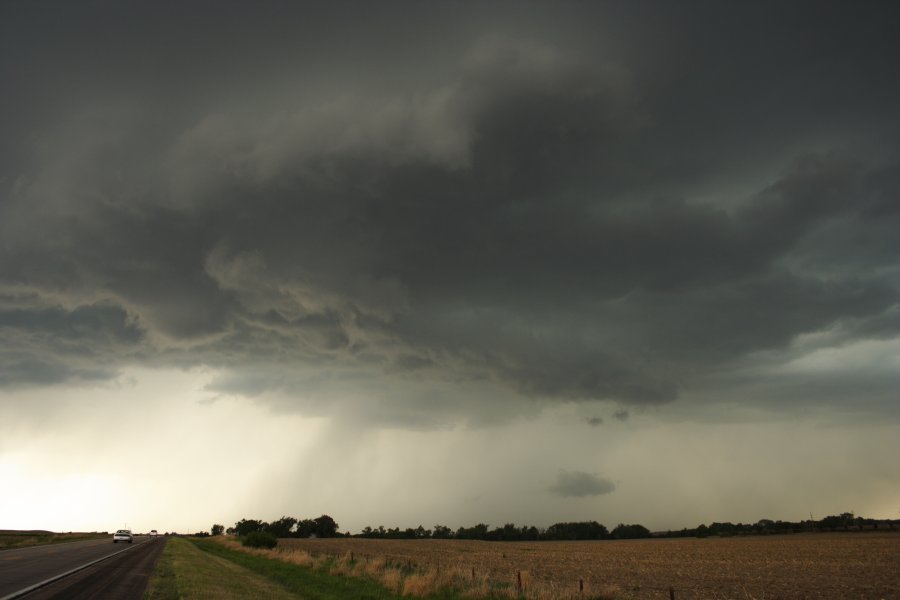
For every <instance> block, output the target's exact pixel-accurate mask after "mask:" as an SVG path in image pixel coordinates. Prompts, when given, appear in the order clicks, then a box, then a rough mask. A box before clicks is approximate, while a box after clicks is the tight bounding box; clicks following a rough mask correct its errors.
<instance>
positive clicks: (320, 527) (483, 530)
mask: <svg viewBox="0 0 900 600" xmlns="http://www.w3.org/2000/svg"><path fill="white" fill-rule="evenodd" d="M897 524H898V522H897V521H891V520H887V521H885V520H881V521H879V520H876V519H866V518H863V517H857V516H855V515H854V514H853V513H841V514H840V515H831V516H828V517H825V518H823V519H820V520H813V519H810V520H807V521H797V522H794V521H773V520H771V519H760V520H759V521H757V522H755V523H731V522H724V523H718V522H714V523H711V524H710V525H706V524H700V525H698V526H697V527H693V528H685V529H681V530H676V531H666V532H655V533H651V532H650V530H649V529H647V528H646V527H644V526H643V525H640V524H637V523H634V524H625V523H620V524H618V525H616V526H615V527H614V528H613V529H612V530H609V529H607V528H606V527H605V526H604V525H601V524H600V523H598V522H597V521H574V522H561V523H554V524H553V525H551V526H550V527H547V528H540V527H535V526H529V525H524V526H521V527H520V526H517V525H515V524H513V523H507V524H505V525H503V526H502V527H495V528H493V529H491V527H490V526H488V525H486V524H484V523H478V524H477V525H473V526H471V527H459V528H458V529H456V530H453V529H451V528H450V527H447V526H446V525H435V526H434V527H433V528H432V529H426V528H425V527H423V526H422V525H419V526H418V527H408V528H405V529H401V528H399V527H393V528H387V529H386V528H385V527H384V526H379V527H365V528H363V530H362V531H361V532H360V533H357V534H350V533H340V532H338V524H337V522H335V520H334V519H332V518H331V517H330V516H328V515H322V516H320V517H318V518H315V519H296V518H294V517H286V516H284V517H281V518H280V519H278V520H276V521H272V522H267V521H260V520H258V519H241V520H240V521H238V522H237V523H235V524H234V527H228V528H227V529H225V527H224V526H222V525H219V524H216V525H213V526H212V529H211V531H212V535H221V534H222V533H227V534H229V535H238V536H242V537H243V536H247V535H250V534H252V533H267V534H271V535H273V536H275V537H276V538H290V537H295V538H308V537H325V538H328V537H340V536H346V537H363V538H376V539H459V540H486V541H500V542H504V541H539V540H625V539H637V538H648V537H700V538H703V537H727V536H735V535H768V534H776V533H801V532H809V531H850V530H859V531H862V530H864V529H875V530H877V529H879V528H882V529H887V530H893V529H894V528H895V526H896V525H897Z"/></svg>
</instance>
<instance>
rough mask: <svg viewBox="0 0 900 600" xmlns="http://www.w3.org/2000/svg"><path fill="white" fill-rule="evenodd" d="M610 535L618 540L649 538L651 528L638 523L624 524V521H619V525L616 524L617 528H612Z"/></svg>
mask: <svg viewBox="0 0 900 600" xmlns="http://www.w3.org/2000/svg"><path fill="white" fill-rule="evenodd" d="M610 535H611V536H612V537H613V538H615V539H617V540H628V539H635V538H647V537H650V530H649V529H647V528H646V527H644V526H643V525H638V524H637V523H635V524H633V525H624V524H622V523H619V524H618V525H616V528H615V529H613V530H612V533H611V534H610Z"/></svg>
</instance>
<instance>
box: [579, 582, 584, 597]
mask: <svg viewBox="0 0 900 600" xmlns="http://www.w3.org/2000/svg"><path fill="white" fill-rule="evenodd" d="M578 593H579V594H584V579H579V580H578Z"/></svg>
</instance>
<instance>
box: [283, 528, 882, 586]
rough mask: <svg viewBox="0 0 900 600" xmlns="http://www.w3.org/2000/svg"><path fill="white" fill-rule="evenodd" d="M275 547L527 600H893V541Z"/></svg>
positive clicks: (857, 537)
mask: <svg viewBox="0 0 900 600" xmlns="http://www.w3.org/2000/svg"><path fill="white" fill-rule="evenodd" d="M279 547H291V548H298V549H304V550H307V551H309V552H311V553H313V554H316V553H324V554H333V555H343V554H346V553H348V552H353V553H354V556H355V558H356V559H357V560H360V559H364V558H369V559H375V558H377V557H385V558H388V559H390V560H392V561H397V562H400V563H404V564H405V563H411V564H412V565H414V566H418V567H421V568H429V567H438V568H440V569H461V570H463V572H465V573H469V572H470V571H471V570H472V569H474V570H475V575H476V577H479V578H482V577H487V578H488V579H489V580H490V581H492V582H497V583H507V584H509V586H511V587H515V586H516V585H517V573H518V572H521V573H522V580H523V586H524V587H526V588H531V590H532V591H534V592H537V590H541V593H529V590H528V589H526V590H525V592H526V595H527V596H530V597H566V596H577V595H579V593H578V590H579V580H583V582H584V595H585V596H586V597H591V596H594V597H608V598H618V599H627V598H660V599H667V598H669V597H670V596H669V594H670V592H669V590H670V588H671V589H672V590H673V591H674V594H675V597H676V598H677V599H679V600H689V599H701V598H703V599H707V598H716V599H725V598H736V599H742V600H747V599H750V598H752V599H755V600H775V599H777V598H791V599H793V598H817V599H835V600H837V599H854V598H858V599H880V598H884V599H900V534H898V533H857V534H854V533H837V534H798V535H789V536H760V537H735V538H707V539H696V538H685V539H660V540H627V541H625V540H623V541H599V542H480V541H464V540H418V541H416V540H369V539H356V538H351V539H346V538H342V539H310V540H307V539H283V540H279Z"/></svg>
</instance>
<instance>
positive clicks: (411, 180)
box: [0, 5, 900, 427]
mask: <svg viewBox="0 0 900 600" xmlns="http://www.w3.org/2000/svg"><path fill="white" fill-rule="evenodd" d="M267 7H268V5H267ZM270 8H271V7H268V8H263V9H261V12H259V13H254V14H252V15H243V14H242V12H243V11H241V10H240V9H238V8H235V7H228V8H226V9H223V11H222V12H221V14H218V16H217V17H216V22H215V23H212V24H209V25H208V26H204V27H202V28H200V30H199V31H200V33H199V34H198V35H197V36H196V37H195V36H193V35H189V33H188V31H189V29H185V30H182V29H180V28H179V27H176V26H174V25H173V23H175V22H179V23H191V22H196V19H199V15H193V14H192V11H191V10H189V9H178V10H175V9H173V10H175V12H176V13H179V15H180V17H181V19H180V20H179V19H175V20H174V21H173V20H172V19H170V18H168V17H169V16H171V15H164V14H163V13H166V10H163V9H154V8H152V7H139V9H136V11H137V12H136V13H131V12H129V11H127V10H112V11H104V15H105V16H104V19H108V20H109V21H110V23H118V24H120V25H121V24H122V23H123V22H127V23H131V24H132V25H133V26H134V27H133V28H132V29H131V30H129V31H131V33H130V34H129V36H128V37H127V39H126V38H125V37H124V36H123V35H120V34H119V33H117V32H119V31H121V29H119V28H116V27H110V28H109V29H108V31H107V33H106V34H104V35H103V36H100V38H98V39H94V38H91V39H90V40H87V41H84V42H80V43H77V44H76V43H75V41H74V40H75V39H76V38H77V37H78V34H79V33H83V32H84V31H87V29H86V28H87V27H88V25H87V21H84V22H83V21H82V19H85V18H86V17H85V16H84V15H83V14H81V13H78V15H69V16H68V17H65V14H63V12H65V11H63V12H58V13H57V14H55V15H53V14H52V13H51V15H50V16H49V17H47V19H48V21H47V23H45V25H46V27H45V28H41V27H38V24H39V22H40V18H39V16H38V15H37V14H31V13H29V11H27V10H24V9H20V10H19V11H18V12H17V11H12V12H15V13H16V14H15V15H12V16H11V17H14V18H12V20H7V21H6V22H7V23H11V22H14V23H18V25H17V26H18V27H20V28H22V27H24V28H25V29H33V30H35V31H36V32H37V33H36V35H38V37H40V38H41V39H43V37H41V36H44V37H46V40H47V43H46V44H41V43H29V44H28V45H26V44H25V41H24V40H23V38H22V37H21V32H20V33H16V34H15V35H12V33H11V34H10V36H9V37H7V36H3V39H4V42H3V44H4V46H3V48H5V49H7V50H9V51H10V52H13V54H10V53H8V52H7V53H5V52H0V56H3V58H2V59H0V67H2V68H3V69H4V71H5V72H7V73H9V74H10V77H13V78H14V79H15V81H17V82H18V84H19V85H18V86H14V87H12V86H11V87H10V89H13V90H14V91H13V92H12V93H10V94H7V95H5V97H4V99H3V100H2V101H0V112H2V118H3V122H4V123H6V122H10V123H12V121H16V122H15V123H12V125H13V126H12V128H11V129H10V131H11V132H12V133H11V135H10V136H8V137H6V138H5V140H4V141H2V142H0V153H2V156H10V157H14V159H12V160H10V161H8V162H6V163H5V164H6V165H8V166H6V167H3V170H2V171H0V191H2V198H0V235H2V239H3V240H4V243H3V245H2V246H0V286H2V289H4V290H17V289H24V290H28V292H27V294H19V293H18V292H15V294H18V295H16V296H15V298H16V301H15V302H14V303H11V304H9V306H10V308H3V309H2V310H0V335H3V336H4V342H5V343H4V348H5V349H4V355H5V360H4V370H3V373H2V375H0V385H13V384H15V385H20V384H22V382H31V383H34V384H40V383H43V382H64V381H67V380H69V379H72V380H89V379H98V378H100V379H102V378H104V377H114V376H115V374H116V373H117V372H118V370H119V369H120V368H122V367H124V366H128V365H136V364H137V365H149V366H179V367H184V366H199V365H206V366H211V367H214V368H217V369H221V370H222V371H223V374H222V376H221V377H219V378H218V379H217V380H216V381H214V382H213V383H212V384H211V385H210V388H209V389H210V390H211V391H215V392H218V393H231V394H242V395H247V396H252V397H254V398H257V399H258V400H259V401H260V402H266V403H270V404H272V405H273V406H277V407H278V408H279V409H283V410H291V409H294V410H302V411H307V412H311V413H316V414H320V413H326V412H328V411H329V410H332V411H338V412H343V413H345V414H354V415H357V416H359V415H365V416H366V418H370V419H372V420H377V421H379V422H383V423H391V422H393V423H395V424H396V423H399V424H403V426H415V427H438V426H442V425H443V424H446V423H450V422H455V421H467V420H471V421H474V422H492V421H494V420H496V419H500V418H503V415H505V417H506V418H509V417H511V416H513V415H517V414H527V413H529V412H530V411H533V410H536V408H535V407H536V406H539V405H540V404H541V403H546V402H554V401H560V400H565V401H570V400H575V401H580V400H601V401H613V402H618V403H621V404H623V405H628V406H639V405H659V404H665V403H670V402H672V401H674V400H676V399H677V398H679V397H681V396H683V395H685V394H686V393H687V394H689V393H690V392H691V391H692V390H694V389H695V388H696V387H697V385H698V382H700V381H704V382H708V381H710V380H712V379H715V375H716V373H718V372H720V371H721V370H728V371H729V372H733V371H734V370H738V371H740V369H741V368H742V367H743V366H747V367H748V368H749V365H750V363H751V362H752V361H751V359H752V358H753V357H754V356H756V355H758V354H759V353H765V352H782V353H786V354H788V355H789V354H791V352H793V351H794V350H792V344H793V343H794V342H795V341H796V340H797V339H798V338H800V337H801V336H807V335H812V334H817V333H821V332H826V331H833V332H834V331H840V332H841V339H840V341H837V338H836V337H835V338H833V341H834V343H836V344H838V343H839V344H844V345H846V344H848V343H849V342H851V341H853V340H859V339H868V338H880V339H894V338H895V337H896V327H895V321H896V312H897V306H898V303H900V295H898V289H900V287H898V286H900V280H898V274H897V271H896V266H895V265H896V259H897V256H898V253H900V247H898V237H897V236H896V234H895V233H894V232H895V231H897V230H898V227H900V209H898V206H900V203H898V202H897V197H898V194H900V177H898V173H900V152H898V142H900V136H898V133H900V127H898V125H900V119H898V118H897V116H896V111H895V109H894V107H895V106H896V105H897V102H894V100H898V101H900V96H898V86H897V84H896V81H895V80H896V78H895V77H884V75H885V74H886V73H887V72H888V69H887V59H886V58H885V56H886V55H885V50H886V49H888V48H890V47H893V46H892V44H893V42H891V41H889V39H888V38H886V37H885V36H887V35H888V33H889V31H888V30H887V29H885V25H884V23H885V22H887V21H888V20H887V19H883V18H880V17H879V15H877V14H875V13H876V12H878V11H875V10H874V9H871V8H870V9H867V10H864V11H862V12H861V13H860V14H859V15H857V18H856V19H855V20H853V21H852V22H849V21H845V20H844V18H843V17H844V16H845V15H844V13H845V12H846V10H845V9H844V8H841V7H840V6H832V5H828V7H827V8H826V9H822V10H816V11H813V12H814V13H815V15H814V18H812V19H811V20H809V21H807V20H806V17H807V16H808V14H807V13H808V11H803V10H800V9H794V8H785V9H781V8H776V7H770V8H769V9H768V10H772V11H775V12H778V13H779V14H781V13H784V14H782V15H781V16H782V17H783V18H780V19H768V18H762V17H761V16H760V14H756V12H755V11H746V10H744V9H741V10H739V11H738V12H739V13H746V12H752V13H753V14H744V15H743V16H742V17H741V18H738V16H737V15H731V14H730V12H728V13H727V14H726V12H723V11H722V10H720V9H719V8H717V7H711V6H705V5H695V6H692V7H691V10H687V11H680V10H679V11H676V12H677V13H678V14H670V13H672V10H671V8H667V7H666V5H661V6H660V10H662V11H663V12H664V13H666V14H669V16H670V17H671V19H672V23H673V24H671V25H666V20H665V19H661V20H659V21H657V20H654V19H650V20H647V19H645V18H644V17H642V16H640V15H638V14H637V13H632V12H631V11H630V10H626V9H625V8H622V7H607V8H605V9H601V8H598V7H587V6H580V7H578V10H577V11H575V12H573V13H572V14H568V13H566V11H559V12H557V11H555V10H554V9H552V8H550V7H546V6H544V7H542V8H541V9H540V11H539V12H541V13H542V14H544V16H545V17H546V18H545V19H544V20H541V19H538V18H535V19H534V20H533V21H532V20H529V19H525V18H523V19H522V20H521V21H516V22H515V23H505V22H504V21H503V20H501V19H498V18H496V15H494V16H491V15H493V12H492V11H493V10H496V9H490V10H489V9H483V10H484V11H486V12H479V14H478V15H475V14H474V13H475V12H478V11H477V10H476V9H474V8H473V9H471V10H472V11H473V13H472V14H471V15H454V16H447V17H448V18H447V22H446V23H445V24H446V32H445V33H442V34H441V35H437V34H436V33H435V35H434V37H433V39H428V40H427V41H426V43H425V44H424V48H423V45H422V44H421V41H422V40H420V39H419V37H418V36H419V35H420V34H421V35H425V34H424V31H425V30H428V31H432V32H433V33H434V32H437V31H438V29H439V28H438V27H437V22H436V21H433V20H431V19H429V18H427V17H426V16H424V15H423V17H422V18H423V27H424V30H423V32H420V33H415V32H412V31H411V30H406V29H403V31H402V32H399V31H397V30H396V28H397V25H396V23H394V22H393V21H391V20H390V19H386V18H383V17H378V18H375V17H374V16H373V18H375V22H373V23H372V24H371V27H370V28H366V27H362V26H361V25H360V24H359V23H353V24H347V27H348V29H347V30H346V31H344V30H341V31H344V33H343V34H342V35H346V36H347V39H348V40H350V39H353V40H355V41H348V44H350V46H351V47H352V48H356V50H360V48H359V47H357V44H364V42H365V40H368V41H369V42H372V41H374V40H376V39H378V40H382V37H384V36H387V37H390V36H389V35H388V34H389V33H391V32H393V33H394V34H396V37H395V38H392V39H393V40H394V41H393V42H392V44H387V45H385V46H384V47H383V48H382V46H381V45H378V44H376V45H373V46H372V48H379V49H378V50H374V49H372V48H369V49H367V51H366V52H365V53H360V52H356V51H352V52H351V50H338V49H337V48H335V45H334V44H333V43H330V41H329V37H328V36H326V35H325V34H324V33H322V31H323V29H322V28H321V27H317V26H314V24H315V23H319V25H322V24H329V25H334V24H335V23H336V22H337V21H336V20H337V19H338V17H337V15H335V14H331V11H329V10H325V9H323V10H322V12H321V13H317V14H316V15H312V16H310V20H309V23H308V24H307V25H304V26H303V27H301V28H300V30H298V31H295V30H293V29H291V28H286V26H284V25H283V22H282V21H281V20H280V19H279V21H278V23H277V26H275V29H274V30H270V29H269V28H266V27H263V25H264V24H267V23H269V20H268V19H269V18H270V17H271V15H270V14H269V13H268V12H267V11H268V10H269V9H270ZM4 10H5V11H6V12H9V11H10V9H9V7H7V8H5V9H4ZM416 10H418V9H416ZM479 10H480V9H479ZM884 10H886V11H888V10H893V9H888V8H885V9H884ZM579 11H581V13H579ZM604 11H605V12H604ZM88 12H90V11H88ZM388 12H390V11H388ZM463 12H465V11H463ZM499 12H501V11H497V13H498V14H499ZM762 12H766V11H762ZM138 13H146V14H143V16H142V17H141V18H138ZM701 13H704V14H705V15H706V16H705V18H701V17H702V15H701ZM267 15H268V16H267ZM291 15H293V16H294V17H296V16H297V15H295V14H293V13H292V12H291V11H289V14H288V15H287V16H286V17H285V18H286V19H287V20H288V21H290V19H291ZM801 15H802V17H803V18H801ZM579 16H580V17H581V18H580V19H579ZM645 16H646V15H645ZM64 17H65V18H64ZM304 17H305V15H304ZM600 17H603V19H605V21H604V22H609V23H618V24H620V25H621V28H625V29H627V30H628V31H629V35H619V36H618V37H617V36H615V35H611V36H610V37H609V39H606V40H604V41H602V42H599V41H597V40H596V39H595V38H596V37H597V36H596V35H595V33H594V32H593V29H591V28H590V27H587V25H586V23H588V22H590V23H595V22H599V20H600ZM742 18H743V19H745V21H742V20H741V19H742ZM192 19H193V20H192ZM470 19H471V22H470ZM710 19H711V20H710ZM472 22H478V23H480V24H481V25H480V26H479V27H477V28H476V27H473V26H472ZM701 22H702V23H716V24H717V25H718V26H715V27H713V26H709V27H707V26H705V25H704V26H701V25H700V23H701ZM504 23H505V25H504ZM9 27H10V26H9V25H6V26H5V29H4V32H5V31H6V29H8V28H9ZM842 27H843V28H844V31H843V37H841V38H840V39H846V40H848V41H847V42H846V44H845V43H832V41H831V40H832V38H831V37H830V36H831V35H832V34H834V33H835V31H837V30H839V29H840V28H842ZM360 28H362V29H360ZM307 29H308V33H309V36H306V35H304V34H303V32H304V31H306V30H307ZM610 29H611V30H615V29H616V28H615V27H611V28H610ZM363 30H364V31H363ZM589 30H590V31H589ZM190 31H193V30H190ZM263 31H265V32H266V33H265V35H263V33H262V32H263ZM335 31H336V30H335ZM751 31H752V32H753V33H752V35H750V33H748V32H751ZM288 32H290V35H288ZM163 33H164V34H165V36H164V37H165V39H167V43H165V44H162V45H163V46H164V47H165V48H164V49H163V50H161V51H160V52H158V53H157V52H149V51H148V50H147V49H146V48H150V47H156V45H157V44H156V40H157V38H159V36H160V35H161V34H163ZM351 33H354V34H355V35H357V37H355V38H354V36H353V35H351ZM748 36H749V38H752V40H760V39H766V40H769V41H768V42H767V44H765V45H764V47H761V46H760V44H758V43H754V44H750V45H748V44H747V43H744V42H748V41H751V40H748ZM891 39H893V38H892V37H891ZM641 40H643V41H652V42H653V44H655V46H654V48H655V50H654V52H653V53H652V55H651V54H650V53H648V52H647V51H646V49H645V45H642V44H640V43H637V42H638V41H641ZM849 40H853V41H854V44H853V45H852V48H851V46H850V45H849ZM326 41H329V43H328V44H327V47H328V48H330V49H332V50H334V53H333V54H325V53H319V54H316V53H315V52H312V51H313V50H316V49H322V48H325V47H326V45H325V43H326ZM382 41H383V40H382ZM263 42H264V43H263ZM70 46H71V48H72V49H73V50H72V51H73V52H74V53H75V55H76V56H77V59H78V60H76V58H73V57H67V52H66V48H68V47H70ZM144 46H146V48H145V47H144ZM601 46H602V48H603V52H600V51H599V50H600V49H601ZM701 46H702V50H703V51H702V52H700V49H701ZM112 49H116V50H118V51H112ZM412 50H416V52H412ZM11 56H13V57H17V58H10V57H11ZM363 56H364V57H365V63H366V64H365V65H363V64H361V63H360V60H362V57H363ZM313 57H315V58H313ZM79 61H80V62H84V61H87V62H86V63H85V64H90V65H92V68H90V69H86V68H85V69H80V70H78V71H71V69H69V67H72V65H73V63H78V62H79ZM25 65H30V66H29V67H28V68H25ZM891 72H892V71H891ZM196 73H202V77H199V78H197V80H196V81H194V76H193V75H191V74H196ZM666 73H668V74H666ZM37 74H40V76H38V75H37ZM63 75H65V77H63ZM836 81H841V82H842V83H841V84H840V85H837V84H836ZM854 86H855V89H860V90H865V93H859V94H854V95H853V96H852V97H851V96H848V95H847V92H846V90H847V89H850V88H854ZM29 95H30V96H37V97H39V98H40V101H38V102H31V101H29V97H30V96H29ZM848 107H855V109H854V110H850V109H849V108H848ZM12 115H17V117H16V118H15V119H13V117H12ZM0 162H2V161H0ZM10 294H14V292H10ZM9 297H10V298H12V297H13V295H10V296H9ZM10 302H12V301H10ZM41 373H44V375H41ZM873 376H874V377H876V378H878V377H879V375H877V374H875V375H873ZM879 398H881V396H879ZM799 401H800V402H804V401H806V402H810V403H813V402H814V399H813V398H812V397H810V398H808V399H806V400H799ZM879 402H883V401H882V400H879ZM876 404H877V403H876ZM620 414H622V415H625V417H620V416H619V415H620ZM628 414H629V413H628V412H627V411H623V412H621V413H616V417H615V418H617V419H619V420H624V418H627V415H628ZM358 418H361V417H358ZM589 423H590V424H591V425H597V424H599V423H593V422H592V421H589Z"/></svg>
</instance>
